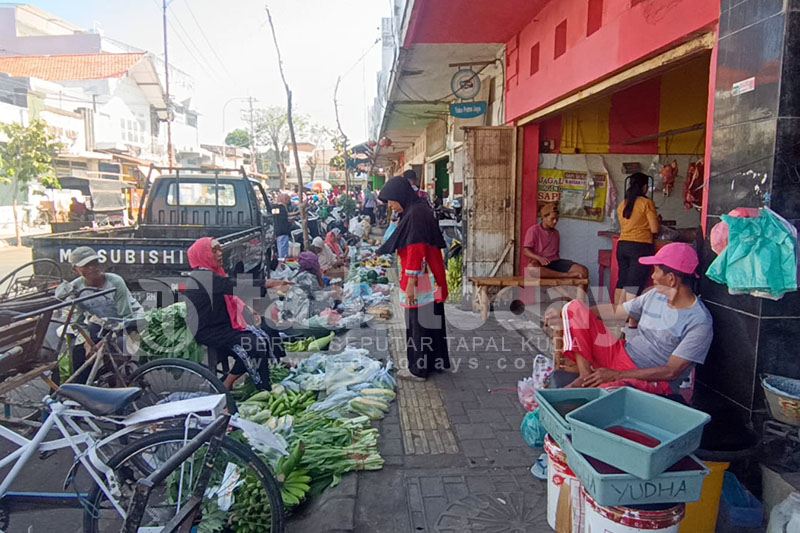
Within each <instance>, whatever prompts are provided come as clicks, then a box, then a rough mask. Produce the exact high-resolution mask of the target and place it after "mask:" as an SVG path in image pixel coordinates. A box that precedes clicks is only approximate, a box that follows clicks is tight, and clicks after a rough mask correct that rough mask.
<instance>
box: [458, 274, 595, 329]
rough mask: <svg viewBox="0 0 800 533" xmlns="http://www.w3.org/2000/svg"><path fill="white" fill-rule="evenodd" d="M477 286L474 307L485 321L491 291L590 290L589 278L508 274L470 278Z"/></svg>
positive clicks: (473, 301)
mask: <svg viewBox="0 0 800 533" xmlns="http://www.w3.org/2000/svg"><path fill="white" fill-rule="evenodd" d="M469 281H470V283H472V284H473V285H474V286H475V291H474V293H473V295H472V309H473V310H480V312H481V317H482V318H483V320H484V321H485V320H486V319H488V318H489V307H490V305H491V299H490V297H489V291H490V290H492V291H493V292H495V293H496V292H498V291H500V290H501V289H503V288H505V287H520V288H522V287H580V288H582V289H583V291H584V293H588V292H589V279H588V278H531V277H525V276H508V277H500V278H469Z"/></svg>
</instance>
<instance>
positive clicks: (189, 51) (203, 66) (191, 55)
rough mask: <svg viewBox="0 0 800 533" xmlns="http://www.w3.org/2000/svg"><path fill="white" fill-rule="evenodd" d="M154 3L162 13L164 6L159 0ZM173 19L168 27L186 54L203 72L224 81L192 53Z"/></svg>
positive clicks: (154, 0)
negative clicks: (207, 71)
mask: <svg viewBox="0 0 800 533" xmlns="http://www.w3.org/2000/svg"><path fill="white" fill-rule="evenodd" d="M153 3H154V4H155V6H156V8H158V11H159V13H160V12H161V11H162V6H161V5H160V4H159V3H158V0H153ZM173 18H175V17H170V18H169V19H168V20H167V25H168V26H169V27H170V28H172V31H173V32H174V33H175V37H177V38H178V40H179V41H180V42H181V44H182V45H183V47H184V49H185V50H186V52H187V53H188V54H189V56H190V57H191V58H192V59H193V60H194V62H195V64H196V65H197V66H198V67H200V68H201V69H203V70H209V71H210V73H211V74H214V75H216V76H217V78H218V79H219V81H224V80H223V79H222V78H221V77H219V75H217V73H216V72H215V71H214V69H211V68H209V67H208V66H207V65H205V64H204V62H203V61H200V60H199V59H198V58H197V56H196V55H195V54H194V52H193V51H192V47H190V46H189V45H188V44H186V41H185V40H184V39H183V37H181V34H180V33H179V32H178V29H177V27H176V26H175V25H174V24H172V19H173ZM184 31H185V30H184ZM195 48H196V45H195ZM206 63H207V61H206Z"/></svg>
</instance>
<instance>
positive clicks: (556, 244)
mask: <svg viewBox="0 0 800 533" xmlns="http://www.w3.org/2000/svg"><path fill="white" fill-rule="evenodd" d="M539 216H541V217H542V223H541V224H534V225H533V226H531V227H530V228H528V231H527V232H526V233H525V240H524V241H522V254H523V255H524V256H525V257H527V258H528V259H529V260H530V262H529V263H528V267H527V268H526V269H525V274H526V276H528V277H534V278H585V279H588V278H589V270H588V269H587V268H586V267H585V266H583V265H579V264H578V263H575V262H573V261H570V260H569V259H561V257H560V255H559V251H560V248H561V236H560V235H559V233H558V230H557V229H556V224H558V217H559V214H558V205H556V204H544V206H543V207H542V208H541V209H540V210H539Z"/></svg>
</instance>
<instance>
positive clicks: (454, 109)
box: [450, 102, 486, 118]
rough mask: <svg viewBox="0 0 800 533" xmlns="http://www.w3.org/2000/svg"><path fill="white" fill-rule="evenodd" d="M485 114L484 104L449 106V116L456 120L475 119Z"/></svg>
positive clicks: (466, 103) (468, 103) (472, 103)
mask: <svg viewBox="0 0 800 533" xmlns="http://www.w3.org/2000/svg"><path fill="white" fill-rule="evenodd" d="M484 113H486V102H465V103H461V104H450V114H451V115H452V116H454V117H456V118H475V117H479V116H481V115H483V114H484Z"/></svg>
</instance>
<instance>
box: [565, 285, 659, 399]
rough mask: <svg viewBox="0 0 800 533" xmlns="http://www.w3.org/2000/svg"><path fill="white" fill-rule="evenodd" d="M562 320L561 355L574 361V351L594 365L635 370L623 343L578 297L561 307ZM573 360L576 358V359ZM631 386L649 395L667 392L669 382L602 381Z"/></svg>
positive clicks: (634, 364) (607, 386)
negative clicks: (562, 341)
mask: <svg viewBox="0 0 800 533" xmlns="http://www.w3.org/2000/svg"><path fill="white" fill-rule="evenodd" d="M561 317H562V319H563V320H564V357H566V358H568V359H571V360H572V361H576V353H577V354H580V356H581V357H583V358H584V359H586V360H587V361H588V362H589V364H591V365H592V366H593V367H594V368H610V369H612V370H635V369H636V368H637V366H636V363H634V362H633V361H632V360H631V358H630V356H629V355H628V352H626V351H625V342H624V341H622V340H620V339H617V338H616V337H614V335H612V334H611V333H610V332H609V331H608V330H607V329H606V326H605V324H603V322H602V321H601V320H600V319H599V318H597V317H596V316H595V314H594V313H592V312H591V311H590V310H589V308H588V307H587V306H586V304H585V303H583V302H582V301H580V300H572V301H571V302H569V303H568V304H567V305H565V306H564V308H563V309H562V310H561ZM576 362H577V361H576ZM625 385H628V386H631V387H636V388H637V389H640V390H643V391H645V392H650V393H653V394H661V395H670V394H672V389H671V387H670V386H669V383H667V382H663V381H658V382H650V381H641V380H638V379H624V380H620V381H615V382H612V383H605V384H604V385H603V388H609V387H621V386H625Z"/></svg>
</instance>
